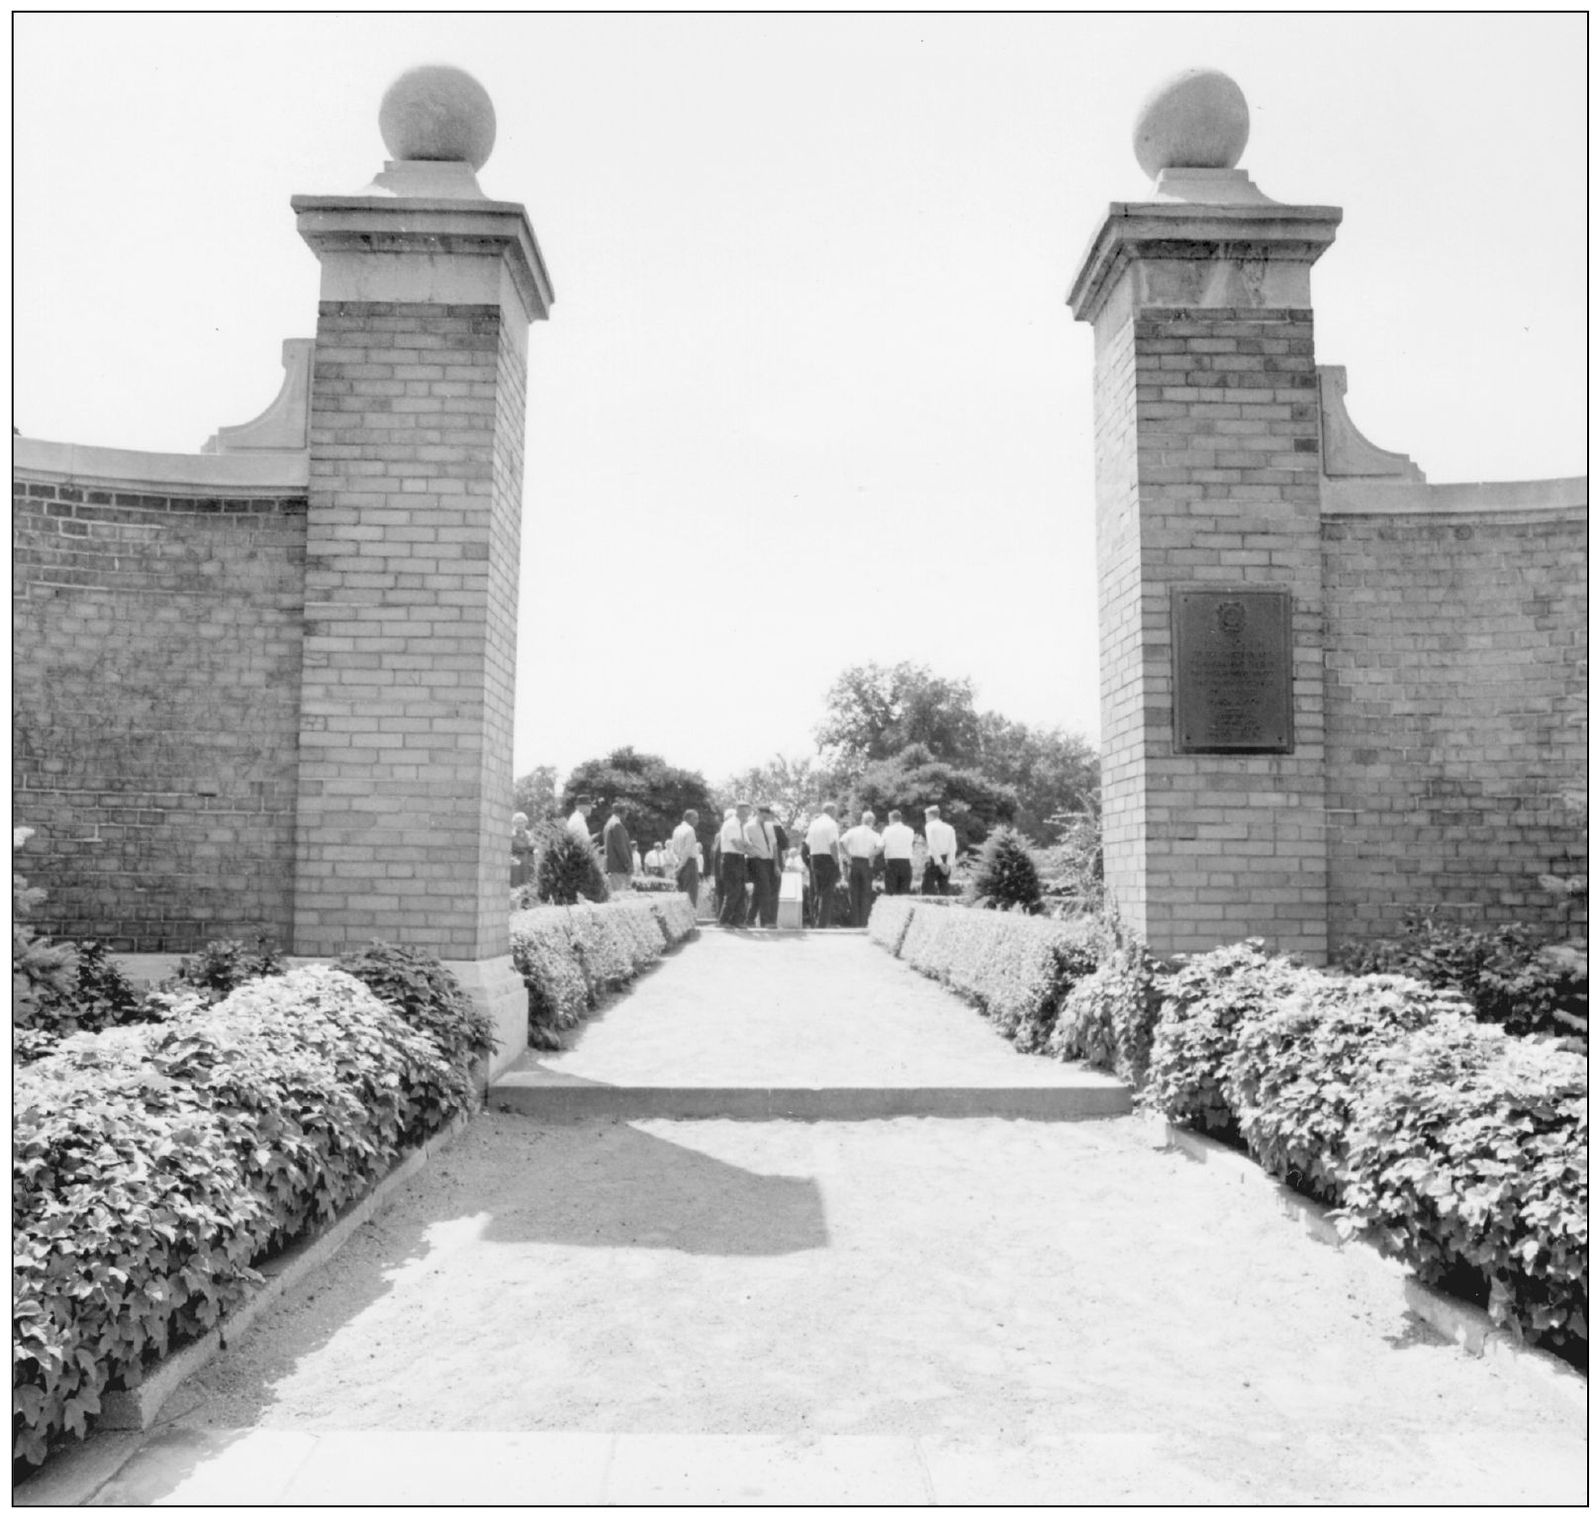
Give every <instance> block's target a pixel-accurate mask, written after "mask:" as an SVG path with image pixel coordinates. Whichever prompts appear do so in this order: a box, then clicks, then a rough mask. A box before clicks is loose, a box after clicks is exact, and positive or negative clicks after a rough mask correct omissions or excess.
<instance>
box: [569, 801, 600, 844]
mask: <svg viewBox="0 0 1596 1518" xmlns="http://www.w3.org/2000/svg"><path fill="white" fill-rule="evenodd" d="M592 810H593V798H592V797H591V796H578V797H577V798H576V805H575V806H574V807H572V808H571V815H570V816H569V817H567V818H566V819H565V830H566V832H568V833H569V834H570V835H571V836H572V837H573V838H580V839H581V840H582V842H583V843H591V842H592V841H593V836H592V834H591V833H589V832H588V830H587V814H588V813H589V812H591V811H592Z"/></svg>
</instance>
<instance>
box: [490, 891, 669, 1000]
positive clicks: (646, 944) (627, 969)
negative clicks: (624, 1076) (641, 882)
mask: <svg viewBox="0 0 1596 1518" xmlns="http://www.w3.org/2000/svg"><path fill="white" fill-rule="evenodd" d="M697 918H698V914H697V911H696V909H695V908H694V906H693V904H692V902H691V901H690V900H689V899H688V897H687V896H686V895H685V894H683V893H682V892H679V891H678V892H674V893H672V894H669V895H667V894H664V893H661V892H650V893H649V894H648V895H646V896H642V895H639V896H636V897H631V898H628V897H625V896H622V897H617V898H616V899H614V900H611V901H607V902H604V903H603V904H601V905H596V906H595V905H581V906H574V907H554V906H547V907H533V908H531V909H530V910H529V911H525V912H516V913H514V914H513V915H512V916H511V918H510V952H511V954H512V956H513V958H514V960H515V967H516V969H517V970H519V971H520V972H521V976H522V978H523V979H524V980H525V981H526V985H527V994H528V1006H527V1016H528V1019H529V1021H530V1023H531V1024H532V1026H533V1027H534V1028H554V1029H560V1028H574V1027H575V1026H576V1025H577V1024H578V1023H579V1022H581V1021H582V1020H583V1018H585V1017H586V1016H587V1014H588V1013H589V1012H591V1011H592V1010H593V1009H594V1008H595V1007H596V1006H597V1005H598V1004H599V1001H600V999H601V998H602V997H603V996H604V995H605V994H606V993H607V992H609V991H612V990H614V989H616V988H617V987H619V986H622V985H625V984H626V983H627V982H628V981H630V980H632V979H633V977H635V976H636V975H637V974H639V973H640V972H641V971H643V970H645V969H647V968H648V967H649V966H650V965H652V964H654V963H656V962H657V961H658V960H659V958H660V956H661V955H662V954H663V953H665V951H666V950H667V949H670V948H674V947H675V946H676V945H677V944H679V943H681V942H682V941H683V940H684V939H686V938H689V937H691V936H692V935H693V934H694V933H695V932H696V931H697Z"/></svg>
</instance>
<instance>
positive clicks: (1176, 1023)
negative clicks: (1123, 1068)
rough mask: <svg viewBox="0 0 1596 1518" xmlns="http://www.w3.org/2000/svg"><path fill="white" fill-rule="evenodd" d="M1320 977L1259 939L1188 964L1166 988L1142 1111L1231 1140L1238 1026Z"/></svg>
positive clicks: (1277, 1004) (1169, 980)
mask: <svg viewBox="0 0 1596 1518" xmlns="http://www.w3.org/2000/svg"><path fill="white" fill-rule="evenodd" d="M1318 973H1319V972H1317V971H1313V970H1305V969H1303V968H1302V967H1301V966H1300V965H1298V964H1297V963H1296V962H1295V961H1294V960H1292V959H1289V958H1287V957H1285V956H1281V955H1272V954H1270V953H1269V952H1268V950H1267V949H1266V948H1265V946H1264V944H1263V942H1262V940H1260V939H1256V938H1250V939H1248V940H1247V941H1246V942H1244V943H1239V944H1231V945H1229V946H1228V947H1226V948H1222V949H1213V950H1210V951H1209V952H1208V953H1207V954H1199V955H1196V956H1194V957H1193V958H1191V959H1189V960H1188V961H1187V962H1186V963H1185V964H1184V965H1183V966H1182V967H1181V968H1180V969H1179V970H1177V971H1176V972H1175V973H1174V974H1173V975H1171V976H1169V977H1168V978H1167V979H1166V980H1165V981H1164V983H1163V988H1162V989H1163V1005H1162V1007H1161V1008H1160V1010H1159V1014H1158V1025H1157V1028H1156V1029H1155V1031H1154V1034H1153V1042H1152V1052H1151V1055H1150V1058H1149V1061H1148V1070H1147V1084H1146V1087H1145V1088H1144V1092H1143V1102H1144V1105H1146V1106H1150V1107H1152V1108H1154V1109H1156V1110H1157V1111H1160V1112H1162V1113H1163V1114H1164V1116H1165V1117H1167V1118H1169V1119H1170V1120H1171V1121H1173V1122H1177V1123H1189V1124H1191V1125H1192V1126H1193V1127H1195V1128H1198V1129H1200V1130H1201V1131H1202V1132H1205V1133H1211V1134H1214V1135H1215V1136H1218V1137H1224V1138H1232V1139H1233V1138H1234V1137H1235V1135H1236V1112H1235V1108H1234V1106H1233V1104H1232V1102H1233V1098H1232V1094H1231V1089H1230V1071H1229V1066H1230V1060H1231V1056H1232V1055H1233V1054H1234V1053H1235V1048H1236V1038H1237V1035H1238V1032H1239V1030H1240V1028H1241V1026H1242V1025H1243V1024H1244V1023H1246V1022H1250V1021H1257V1020H1258V1019H1260V1018H1263V1017H1266V1016H1268V1015H1269V1014H1270V1013H1271V1012H1273V1011H1275V1010H1276V1008H1277V1007H1278V1006H1279V1005H1280V1004H1281V1002H1283V1001H1284V1000H1285V999H1286V998H1287V997H1289V996H1290V995H1292V993H1293V992H1295V991H1297V990H1298V989H1300V988H1301V987H1302V986H1303V985H1304V984H1305V983H1306V982H1308V981H1310V980H1312V979H1313V978H1314V977H1315V976H1317V975H1318Z"/></svg>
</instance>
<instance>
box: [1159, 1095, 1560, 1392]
mask: <svg viewBox="0 0 1596 1518" xmlns="http://www.w3.org/2000/svg"><path fill="white" fill-rule="evenodd" d="M1149 1128H1150V1130H1151V1132H1152V1133H1153V1134H1154V1135H1155V1142H1162V1143H1163V1144H1164V1145H1165V1146H1166V1147H1168V1148H1172V1149H1178V1150H1180V1151H1181V1153H1182V1154H1185V1155H1187V1156H1188V1157H1189V1158H1191V1159H1194V1160H1196V1161H1197V1162H1198V1163H1199V1164H1203V1165H1212V1166H1213V1167H1214V1168H1215V1169H1217V1170H1222V1171H1224V1172H1225V1174H1226V1175H1228V1176H1232V1177H1234V1178H1235V1179H1237V1180H1240V1181H1243V1182H1245V1183H1247V1184H1248V1185H1251V1186H1253V1187H1255V1188H1258V1189H1260V1190H1263V1191H1267V1192H1268V1193H1270V1194H1271V1195H1272V1197H1273V1200H1274V1202H1275V1205H1276V1206H1277V1207H1278V1208H1279V1209H1280V1211H1281V1212H1282V1213H1284V1214H1285V1215H1286V1216H1287V1217H1289V1218H1290V1219H1291V1220H1292V1221H1293V1222H1295V1223H1296V1224H1297V1225H1298V1226H1299V1227H1301V1228H1302V1230H1303V1232H1305V1233H1306V1234H1308V1236H1309V1237H1310V1238H1312V1239H1315V1240H1317V1241H1318V1242H1319V1243H1321V1244H1329V1245H1330V1246H1331V1247H1332V1248H1333V1249H1336V1250H1339V1251H1341V1252H1342V1253H1343V1254H1345V1255H1347V1256H1348V1258H1350V1259H1356V1260H1357V1261H1358V1263H1360V1264H1363V1265H1365V1266H1373V1267H1375V1268H1378V1269H1379V1270H1380V1271H1381V1273H1382V1274H1384V1275H1386V1276H1387V1277H1388V1278H1390V1279H1391V1280H1392V1281H1393V1282H1394V1283H1396V1284H1398V1285H1400V1288H1401V1291H1402V1297H1403V1300H1404V1301H1405V1302H1406V1303H1407V1306H1408V1310H1409V1311H1410V1312H1412V1313H1413V1314H1414V1316H1415V1317H1418V1318H1422V1319H1423V1320H1424V1321H1425V1322H1426V1323H1428V1324H1429V1325H1430V1327H1432V1328H1434V1329H1435V1330H1437V1332H1439V1333H1441V1334H1443V1335H1445V1337H1446V1338H1448V1339H1450V1340H1451V1341H1452V1343H1454V1344H1456V1345H1457V1346H1458V1347H1459V1348H1460V1349H1463V1350H1466V1351H1467V1352H1468V1353H1469V1354H1471V1355H1476V1356H1478V1357H1480V1358H1482V1359H1488V1360H1491V1361H1492V1362H1493V1363H1494V1364H1496V1365H1498V1366H1500V1367H1501V1368H1502V1369H1503V1370H1504V1371H1507V1372H1508V1373H1509V1374H1511V1375H1515V1376H1518V1377H1521V1378H1522V1379H1523V1380H1524V1381H1525V1382H1526V1384H1528V1385H1530V1386H1532V1387H1533V1388H1534V1389H1535V1390H1537V1391H1540V1392H1544V1393H1547V1394H1549V1395H1551V1396H1552V1397H1554V1398H1556V1399H1557V1400H1558V1401H1559V1402H1561V1403H1563V1404H1565V1405H1571V1406H1575V1407H1578V1408H1579V1409H1581V1410H1583V1409H1584V1408H1585V1406H1586V1401H1587V1389H1588V1388H1587V1384H1586V1380H1585V1377H1583V1376H1582V1375H1580V1373H1579V1372H1578V1371H1577V1370H1575V1369H1574V1367H1573V1366H1572V1365H1569V1364H1567V1363H1565V1362H1564V1361H1562V1360H1559V1359H1558V1358H1557V1357H1556V1356H1555V1355H1552V1354H1548V1353H1547V1351H1545V1350H1544V1349H1538V1348H1536V1347H1535V1346H1534V1345H1528V1344H1521V1343H1520V1342H1519V1341H1518V1340H1517V1339H1515V1338H1514V1337H1513V1335H1512V1334H1511V1333H1509V1332H1507V1330H1505V1329H1501V1328H1498V1327H1497V1326H1496V1325H1495V1324H1494V1323H1493V1322H1491V1319H1490V1315H1489V1314H1488V1313H1487V1312H1485V1311H1484V1310H1483V1309H1482V1308H1479V1307H1476V1306H1475V1305H1474V1304H1473V1303H1472V1302H1461V1301H1459V1300H1458V1299H1457V1298H1456V1297H1449V1296H1446V1295H1444V1294H1442V1293H1441V1292H1438V1291H1436V1290H1434V1289H1433V1288H1432V1287H1429V1286H1425V1285H1424V1284H1423V1283H1422V1282H1420V1281H1417V1280H1415V1279H1414V1278H1413V1277H1412V1276H1411V1275H1409V1274H1408V1273H1407V1270H1406V1268H1405V1267H1404V1266H1403V1265H1401V1264H1400V1263H1399V1262H1398V1261H1396V1260H1392V1259H1390V1258H1389V1257H1388V1256H1386V1255H1383V1254H1381V1253H1380V1251H1379V1250H1378V1249H1377V1248H1375V1246H1374V1245H1373V1244H1371V1243H1369V1242H1367V1241H1366V1240H1363V1239H1360V1238H1351V1239H1344V1238H1342V1236H1341V1234H1340V1231H1339V1230H1338V1229H1337V1227H1336V1225H1335V1223H1334V1222H1332V1221H1331V1218H1330V1211H1331V1209H1330V1208H1328V1207H1326V1206H1325V1205H1324V1204H1323V1203H1321V1202H1316V1201H1314V1200H1312V1198H1310V1197H1305V1196H1303V1195H1301V1194H1300V1193H1299V1192H1296V1191H1293V1190H1292V1189H1291V1188H1290V1187H1289V1186H1287V1185H1286V1184H1285V1182H1284V1181H1278V1180H1276V1179H1275V1178H1274V1177H1273V1176H1272V1175H1270V1174H1269V1173H1268V1171H1266V1170H1264V1169H1263V1167H1262V1166H1260V1165H1259V1164H1258V1163H1257V1161H1256V1160H1253V1159H1251V1158H1250V1157H1249V1156H1247V1155H1245V1154H1240V1153H1238V1152H1237V1151H1236V1150H1234V1149H1230V1148H1227V1147H1226V1146H1225V1145H1223V1144H1220V1143H1217V1142H1216V1141H1215V1140H1213V1139H1211V1138H1208V1137H1207V1136H1206V1135H1204V1134H1201V1133H1194V1132H1192V1131H1191V1129H1189V1128H1182V1127H1179V1126H1178V1125H1176V1124H1175V1123H1171V1122H1169V1121H1167V1120H1166V1119H1164V1118H1154V1119H1153V1120H1152V1122H1151V1123H1150V1124H1149Z"/></svg>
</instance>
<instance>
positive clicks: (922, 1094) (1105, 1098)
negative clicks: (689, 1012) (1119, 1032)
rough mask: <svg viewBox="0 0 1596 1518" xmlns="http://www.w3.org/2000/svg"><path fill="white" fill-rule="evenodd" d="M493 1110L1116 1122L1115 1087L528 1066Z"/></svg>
mask: <svg viewBox="0 0 1596 1518" xmlns="http://www.w3.org/2000/svg"><path fill="white" fill-rule="evenodd" d="M488 1101H489V1103H490V1104H491V1105H492V1106H493V1107H495V1108H497V1109H498V1110H499V1111H501V1112H522V1113H525V1114H526V1115H527V1116H528V1117H534V1118H537V1119H539V1120H540V1121H542V1122H547V1123H573V1122H583V1121H590V1120H606V1119H610V1120H620V1121H625V1122H633V1121H637V1120H639V1119H642V1118H735V1119H741V1120H744V1121H756V1122H757V1121H766V1122H780V1121H790V1122H819V1121H831V1122H863V1121H866V1120H868V1119H872V1118H886V1117H1009V1118H1025V1119H1028V1120H1030V1121H1033V1122H1071V1121H1076V1120H1079V1119H1082V1118H1098V1117H1122V1116H1124V1115H1125V1114H1127V1113H1128V1112H1130V1110H1131V1096H1130V1092H1129V1090H1127V1089H1126V1088H1125V1087H1123V1086H1120V1085H1117V1084H1115V1085H1110V1084H1096V1083H1093V1084H1090V1085H1088V1084H1081V1085H1049V1086H976V1085H972V1086H827V1087H808V1086H610V1085H604V1084H602V1083H600V1082H588V1081H573V1080H571V1079H569V1078H560V1077H557V1076H554V1077H551V1076H549V1075H548V1074H547V1073H545V1072H541V1071H539V1070H537V1069H535V1068H531V1069H528V1068H516V1069H511V1070H508V1071H506V1072H505V1073H504V1075H502V1076H501V1077H500V1078H499V1079H498V1080H497V1081H496V1082H494V1084H493V1087H492V1088H491V1090H490V1091H489V1093H488Z"/></svg>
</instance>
